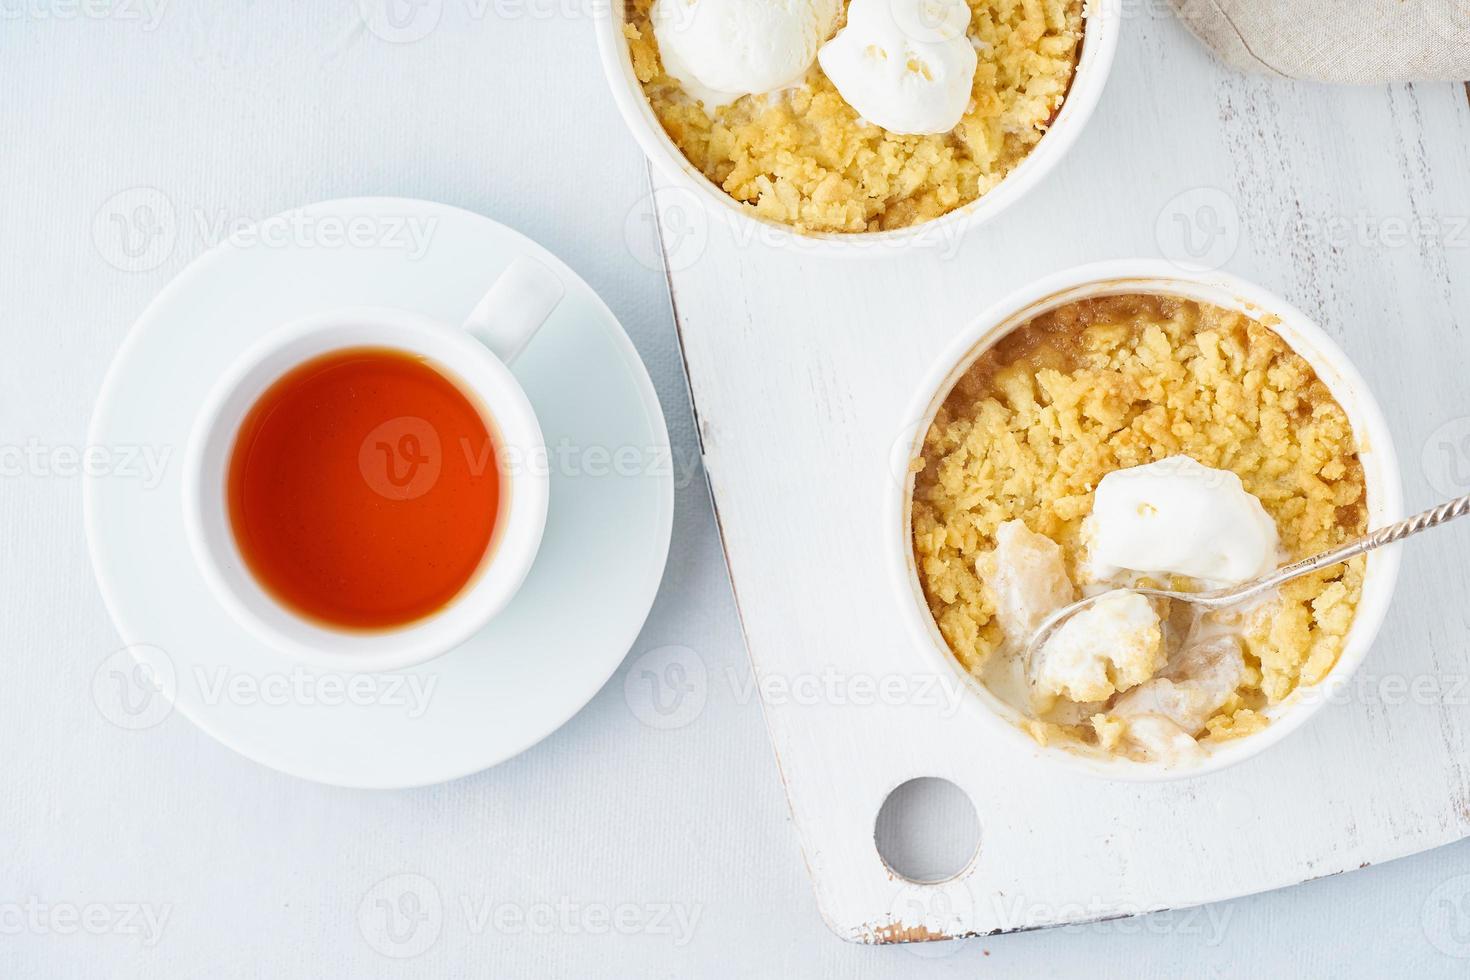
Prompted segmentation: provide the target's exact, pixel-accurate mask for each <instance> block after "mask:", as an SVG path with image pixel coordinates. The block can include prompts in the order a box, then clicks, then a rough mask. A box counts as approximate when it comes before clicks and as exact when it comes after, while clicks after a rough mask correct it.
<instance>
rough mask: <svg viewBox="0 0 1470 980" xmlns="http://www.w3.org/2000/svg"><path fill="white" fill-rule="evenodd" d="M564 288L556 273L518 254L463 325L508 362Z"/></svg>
mask: <svg viewBox="0 0 1470 980" xmlns="http://www.w3.org/2000/svg"><path fill="white" fill-rule="evenodd" d="M566 291H567V290H566V287H565V286H564V285H562V281H561V279H560V278H558V277H557V275H556V273H554V272H552V271H551V270H550V269H548V268H546V266H544V265H542V264H541V263H540V262H537V261H536V260H535V259H532V258H528V257H526V256H521V257H520V258H518V259H516V260H515V261H514V262H512V263H511V264H510V268H508V269H506V270H505V271H504V272H502V273H501V274H500V278H499V279H497V280H495V285H493V286H491V287H490V291H489V292H488V293H486V294H485V298H484V299H482V300H480V302H479V303H477V304H476V305H475V309H474V312H473V313H471V314H470V315H469V318H468V319H466V320H465V322H464V329H465V330H467V331H469V333H470V335H471V336H473V337H474V338H475V339H476V340H478V341H479V342H480V343H482V344H484V345H485V346H486V347H488V348H490V350H491V351H492V352H493V353H494V354H495V356H496V357H498V358H500V359H501V360H502V361H504V362H505V363H507V364H509V363H510V362H511V361H514V360H515V359H516V357H518V356H519V355H520V353H521V351H523V350H525V349H526V345H527V344H529V343H530V342H531V338H532V337H534V336H535V335H536V331H537V330H539V329H541V325H542V324H543V323H545V322H546V320H547V318H548V317H549V316H551V311H552V310H554V309H556V307H557V304H558V303H560V302H561V299H562V297H563V296H565V295H566Z"/></svg>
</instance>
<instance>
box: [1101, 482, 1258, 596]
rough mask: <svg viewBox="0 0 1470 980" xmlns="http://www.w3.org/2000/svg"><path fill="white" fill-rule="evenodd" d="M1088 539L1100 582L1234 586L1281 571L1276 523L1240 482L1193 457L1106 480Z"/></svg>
mask: <svg viewBox="0 0 1470 980" xmlns="http://www.w3.org/2000/svg"><path fill="white" fill-rule="evenodd" d="M1085 537H1086V538H1087V541H1088V569H1089V571H1090V572H1091V574H1092V575H1093V576H1095V577H1096V578H1098V579H1100V580H1107V579H1111V578H1114V577H1115V576H1116V575H1117V574H1118V573H1119V572H1120V571H1131V572H1139V573H1142V574H1145V575H1151V576H1154V577H1166V576H1168V575H1170V574H1175V575H1188V576H1189V577H1191V578H1196V579H1201V580H1203V581H1205V582H1207V583H1210V584H1212V585H1235V584H1238V583H1240V582H1245V581H1249V580H1250V579H1253V578H1256V577H1257V576H1259V575H1264V574H1265V573H1266V572H1269V571H1271V570H1272V569H1273V568H1275V567H1276V564H1277V549H1278V548H1279V546H1280V537H1279V535H1278V534H1277V531H1276V523H1275V522H1274V521H1272V520H1271V517H1270V515H1269V514H1267V513H1266V509H1265V508H1264V507H1262V506H1261V502H1260V501H1259V500H1257V499H1256V498H1255V497H1254V496H1253V495H1251V494H1250V493H1247V492H1246V489H1245V487H1244V485H1242V484H1241V482H1240V477H1238V476H1236V475H1235V474H1234V473H1231V472H1229V471H1228V470H1217V469H1214V468H1212V467H1209V466H1203V465H1201V464H1199V463H1197V462H1195V461H1194V460H1193V459H1191V458H1189V457H1188V456H1171V457H1169V458H1168V459H1162V460H1159V461H1158V462H1156V463H1149V464H1147V465H1144V466H1133V467H1129V468H1128V469H1123V470H1115V471H1114V472H1112V473H1109V474H1108V475H1107V476H1105V477H1103V478H1102V480H1101V481H1100V482H1099V483H1098V485H1097V490H1096V492H1095V493H1094V494H1093V500H1092V514H1091V516H1090V517H1089V518H1088V519H1087V529H1086V531H1085Z"/></svg>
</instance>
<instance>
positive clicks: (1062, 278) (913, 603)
mask: <svg viewBox="0 0 1470 980" xmlns="http://www.w3.org/2000/svg"><path fill="white" fill-rule="evenodd" d="M1139 292H1143V293H1165V294H1170V295H1176V296H1183V297H1186V298H1189V299H1193V300H1197V301H1201V302H1205V303H1212V304H1214V305H1215V306H1219V307H1223V308H1226V309H1233V310H1240V311H1242V312H1244V313H1247V314H1248V315H1250V316H1252V317H1256V318H1260V317H1263V316H1266V315H1273V316H1275V317H1277V318H1279V322H1276V323H1273V324H1272V325H1271V329H1272V330H1274V331H1275V332H1276V333H1277V334H1279V335H1280V336H1281V338H1282V339H1283V340H1285V341H1286V343H1287V344H1288V345H1290V346H1291V348H1292V349H1293V350H1294V351H1296V352H1297V353H1298V354H1300V355H1301V356H1302V357H1304V358H1305V359H1306V360H1307V362H1308V363H1309V364H1311V366H1312V368H1313V370H1315V371H1316V373H1317V376H1318V377H1319V378H1321V380H1322V381H1323V382H1324V383H1325V384H1326V385H1327V387H1328V388H1329V389H1331V391H1332V394H1333V395H1334V397H1336V399H1337V401H1338V403H1339V404H1341V405H1342V407H1343V409H1344V410H1345V411H1346V412H1347V415H1348V419H1349V421H1350V422H1351V423H1352V426H1353V432H1354V434H1355V435H1356V437H1357V441H1358V447H1359V457H1360V459H1361V460H1362V464H1363V475H1364V478H1365V482H1366V488H1367V497H1368V524H1369V526H1370V527H1382V526H1383V525H1385V524H1389V523H1392V522H1394V521H1397V520H1399V519H1400V518H1401V517H1402V516H1403V489H1402V485H1401V482H1400V474H1399V468H1398V460H1397V457H1396V456H1395V453H1394V448H1393V441H1392V439H1391V437H1390V435H1389V430H1388V423H1387V422H1386V421H1385V419H1384V417H1383V412H1382V410H1381V409H1380V408H1379V407H1378V402H1377V401H1376V400H1375V399H1374V397H1373V394H1372V392H1370V391H1369V390H1368V386H1367V384H1366V383H1365V382H1364V381H1363V378H1362V376H1361V375H1360V374H1359V373H1358V371H1357V369H1356V368H1355V367H1353V365H1352V363H1351V362H1350V361H1349V360H1348V359H1347V356H1346V355H1345V354H1344V353H1343V352H1342V350H1341V349H1340V348H1339V347H1338V346H1337V344H1335V343H1334V342H1333V341H1332V340H1331V338H1329V337H1328V336H1327V334H1326V333H1324V332H1323V331H1322V329H1321V328H1320V327H1318V326H1317V325H1316V324H1315V323H1313V322H1312V321H1311V320H1310V319H1309V318H1308V317H1307V316H1306V315H1305V314H1304V313H1302V312H1301V311H1300V310H1298V309H1296V308H1295V307H1293V306H1291V305H1290V304H1289V303H1287V302H1286V301H1285V300H1282V299H1281V298H1280V297H1277V296H1274V295H1272V294H1271V293H1269V292H1267V291H1266V290H1264V289H1261V288H1259V287H1257V286H1253V285H1251V284H1250V283H1247V282H1244V281H1242V280H1240V279H1237V278H1235V277H1234V276H1230V275H1227V274H1225V273H1222V272H1207V273H1192V272H1185V271H1182V270H1180V269H1179V268H1178V267H1176V266H1173V265H1170V264H1169V263H1167V262H1162V261H1158V260H1153V259H1127V260H1121V261H1115V262H1104V263H1099V264H1095V265H1086V266H1081V267H1078V268H1074V269H1069V270H1066V271H1063V272H1059V273H1057V274H1055V275H1052V276H1049V277H1047V278H1045V279H1043V280H1041V281H1040V282H1037V283H1034V284H1032V285H1030V286H1027V287H1025V288H1024V289H1021V290H1019V291H1017V292H1015V293H1013V294H1011V295H1010V296H1007V297H1006V298H1005V299H1003V300H1001V301H1000V302H998V303H996V304H995V305H994V306H992V307H990V308H989V309H988V310H986V311H985V312H984V313H982V314H980V316H978V317H976V318H975V319H974V320H973V321H971V323H970V324H969V325H968V326H967V327H965V329H964V330H962V331H961V332H960V333H959V335H958V336H957V337H955V339H954V341H953V343H951V344H950V346H949V348H948V349H947V350H946V351H945V352H944V353H943V354H942V355H941V356H940V357H939V358H938V360H937V361H936V362H935V364H934V366H933V368H931V369H930V371H929V373H928V374H927V375H926V377H925V378H924V382H923V384H921V385H920V386H919V389H918V391H917V392H916V394H915V396H914V400H913V402H912V403H911V405H910V408H909V411H908V413H907V414H906V416H905V420H912V421H913V424H912V425H911V426H909V427H906V428H905V430H904V431H906V432H912V433H913V437H912V439H905V440H903V441H901V442H900V444H899V445H898V446H896V447H895V459H894V461H893V463H894V466H895V469H894V472H895V473H901V474H905V476H904V477H903V478H902V479H901V480H899V481H896V483H895V489H894V490H893V491H892V492H891V493H890V495H889V501H888V506H887V508H886V520H885V530H884V534H885V543H884V547H885V550H886V551H887V552H888V554H889V558H890V563H891V566H892V569H893V571H894V580H895V584H896V588H897V590H898V595H899V604H900V608H901V614H902V615H903V617H904V619H905V621H906V623H907V625H908V628H909V631H910V634H911V635H912V636H913V637H914V640H915V642H916V644H917V645H918V646H919V647H920V648H921V649H922V650H924V651H925V655H926V656H928V657H929V658H930V660H931V662H933V663H935V664H936V667H937V669H940V670H947V671H951V672H953V673H955V674H957V675H959V676H960V677H961V678H962V679H963V680H964V682H965V685H966V687H967V688H968V690H969V691H970V692H971V693H972V694H973V695H974V696H973V697H970V698H967V699H966V704H967V710H970V711H971V712H972V713H974V714H976V715H978V716H980V717H982V718H984V719H985V720H986V721H985V723H987V724H991V725H992V726H993V727H994V730H995V731H997V732H998V733H999V735H998V737H1001V738H1005V739H1011V740H1014V741H1015V742H1016V744H1017V745H1020V746H1022V747H1023V748H1024V749H1025V750H1029V751H1031V752H1033V753H1034V754H1035V756H1036V757H1037V758H1038V759H1043V758H1044V759H1046V760H1049V761H1050V762H1054V763H1056V764H1058V765H1061V766H1064V767H1067V768H1071V769H1075V770H1081V771H1085V772H1089V773H1092V774H1094V775H1101V776H1104V777H1107V778H1110V779H1121V780H1136V781H1155V780H1162V779H1174V778H1180V777H1188V776H1200V775H1203V774H1205V773H1210V772H1216V771H1219V770H1221V769H1224V768H1226V767H1227V766H1230V765H1233V764H1235V763H1237V762H1240V761H1241V760H1243V759H1246V758H1249V757H1250V756H1253V755H1255V754H1256V753H1258V752H1261V751H1264V750H1265V749H1266V748H1267V747H1268V746H1271V745H1274V744H1276V743H1277V742H1279V741H1281V740H1282V739H1283V738H1285V737H1286V736H1287V735H1289V734H1290V733H1291V732H1293V731H1295V730H1296V729H1297V728H1298V727H1300V726H1301V725H1302V724H1303V723H1304V722H1305V721H1306V720H1307V719H1308V718H1309V717H1311V715H1312V714H1313V713H1314V712H1315V711H1316V710H1317V709H1318V708H1320V707H1321V706H1322V704H1323V703H1325V702H1326V701H1329V700H1334V698H1333V696H1332V695H1333V693H1334V692H1340V691H1343V690H1345V689H1346V685H1347V684H1348V682H1349V680H1350V678H1351V677H1352V674H1353V672H1354V671H1355V670H1356V669H1357V667H1358V665H1359V664H1360V663H1362V661H1363V658H1364V656H1365V655H1366V654H1367V652H1368V648H1369V646H1371V645H1372V643H1373V639H1374V637H1375V636H1376V635H1377V634H1378V629H1379V627H1380V626H1382V624H1383V619H1384V616H1385V615H1386V614H1387V612H1388V606H1389V601H1390V599H1391V598H1392V596H1393V589H1394V582H1395V580H1396V579H1397V577H1398V568H1399V553H1398V547H1399V546H1397V545H1390V546H1388V547H1386V548H1380V549H1378V550H1377V551H1374V552H1372V553H1370V554H1369V555H1368V556H1367V569H1366V574H1365V576H1364V580H1363V594H1362V598H1361V599H1360V600H1359V602H1358V609H1357V614H1356V616H1355V618H1354V620H1353V625H1352V629H1351V630H1350V632H1349V633H1348V638H1347V643H1346V644H1345V647H1344V649H1343V652H1342V655H1341V656H1340V657H1339V658H1338V660H1337V663H1336V664H1335V665H1334V666H1333V668H1332V671H1331V672H1330V673H1329V674H1328V676H1327V677H1326V678H1324V679H1323V680H1322V681H1321V682H1320V683H1318V684H1316V685H1314V686H1312V687H1309V688H1305V689H1299V690H1297V691H1295V692H1293V694H1292V695H1291V696H1290V697H1288V698H1287V699H1286V700H1285V701H1283V702H1281V703H1280V704H1277V705H1274V706H1272V707H1271V708H1270V709H1268V710H1267V711H1266V714H1267V715H1268V716H1269V717H1270V719H1271V723H1270V725H1268V726H1267V727H1266V728H1265V729H1264V730H1262V731H1260V732H1257V733H1256V734H1254V735H1249V736H1246V737H1244V738H1239V739H1234V740H1231V741H1227V742H1222V743H1219V744H1215V745H1207V746H1205V751H1206V753H1207V755H1206V758H1205V760H1204V761H1203V762H1201V763H1199V764H1197V765H1191V766H1179V767H1172V768H1171V767H1165V766H1160V765H1154V764H1145V763H1137V762H1132V761H1129V760H1127V759H1121V758H1113V757H1099V756H1095V755H1087V754H1083V753H1080V752H1078V751H1075V750H1070V749H1064V748H1060V747H1046V748H1043V747H1041V746H1039V745H1037V744H1036V743H1035V742H1034V741H1033V740H1032V739H1031V737H1030V736H1029V735H1027V734H1026V733H1025V732H1024V731H1023V729H1022V728H1021V724H1022V722H1023V720H1024V719H1023V716H1022V715H1021V714H1020V713H1019V712H1018V711H1017V710H1016V709H1015V708H1013V707H1011V706H1010V705H1009V704H1007V703H1005V702H1004V701H1002V700H1001V699H1000V698H998V697H997V696H996V695H994V694H992V693H991V692H990V690H989V689H987V688H986V687H985V686H984V685H983V684H981V683H980V682H979V681H978V680H976V679H975V678H974V677H973V676H971V675H970V674H969V672H968V671H966V670H965V669H964V668H963V667H962V666H961V665H960V663H959V661H958V660H956V659H955V657H954V655H953V654H952V653H951V652H950V650H949V647H948V645H947V644H946V643H945V641H944V638H943V636H941V635H940V632H939V628H938V626H937V625H936V624H935V622H934V618H933V616H932V615H931V614H930V612H929V607H928V604H927V603H926V602H925V600H924V592H923V589H922V587H921V586H920V584H919V578H918V573H917V570H916V568H915V564H914V555H913V545H912V535H911V524H910V519H911V506H912V496H913V484H914V479H913V474H912V473H908V472H907V463H908V460H910V459H912V458H914V457H915V456H916V455H918V453H919V451H920V450H921V449H922V445H923V439H924V435H925V433H926V432H927V431H928V429H929V425H930V424H931V423H932V422H933V419H934V415H935V413H936V412H937V411H938V410H939V406H940V404H941V403H942V402H943V401H944V399H945V397H946V396H947V395H948V394H949V392H950V389H951V388H953V387H954V384H955V382H956V381H957V380H958V379H959V377H960V376H961V375H962V374H964V372H965V371H966V370H967V369H968V368H969V367H970V365H971V364H973V363H974V362H975V359H976V358H978V357H979V356H980V355H981V354H982V353H984V352H985V351H986V350H988V349H990V348H991V347H992V346H993V345H994V344H995V343H996V342H997V341H999V340H1000V339H1001V338H1002V337H1004V336H1005V335H1006V334H1008V333H1010V332H1011V331H1012V330H1014V329H1016V328H1017V327H1020V326H1022V325H1023V324H1025V323H1027V322H1028V321H1030V320H1031V319H1033V318H1034V317H1036V316H1038V315H1040V314H1042V313H1045V312H1047V311H1048V310H1052V309H1055V308H1057V307H1059V306H1062V305H1064V304H1066V303H1070V302H1074V301H1076V300H1080V299H1086V298H1088V297H1092V296H1111V295H1119V294H1123V293H1139Z"/></svg>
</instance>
